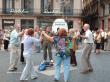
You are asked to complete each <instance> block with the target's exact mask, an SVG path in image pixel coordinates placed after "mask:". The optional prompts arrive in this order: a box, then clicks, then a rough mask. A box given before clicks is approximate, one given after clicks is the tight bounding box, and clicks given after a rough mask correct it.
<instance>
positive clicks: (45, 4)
mask: <svg viewBox="0 0 110 82" xmlns="http://www.w3.org/2000/svg"><path fill="white" fill-rule="evenodd" d="M41 11H42V13H46V12H47V13H49V12H53V0H41Z"/></svg>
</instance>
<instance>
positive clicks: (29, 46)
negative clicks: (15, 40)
mask: <svg viewBox="0 0 110 82" xmlns="http://www.w3.org/2000/svg"><path fill="white" fill-rule="evenodd" d="M34 43H40V40H39V39H36V38H34V37H31V36H28V35H27V36H25V38H24V39H23V44H24V52H23V54H24V55H25V54H28V55H31V54H32V51H33V45H34Z"/></svg>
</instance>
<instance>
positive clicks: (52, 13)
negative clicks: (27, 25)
mask: <svg viewBox="0 0 110 82" xmlns="http://www.w3.org/2000/svg"><path fill="white" fill-rule="evenodd" d="M0 13H1V14H4V15H8V14H19V15H22V14H25V15H37V14H39V15H41V16H61V15H63V16H80V15H81V13H82V10H81V9H63V10H60V9H54V10H50V11H48V10H42V9H0Z"/></svg>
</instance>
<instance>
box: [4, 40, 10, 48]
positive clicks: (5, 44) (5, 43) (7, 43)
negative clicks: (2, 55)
mask: <svg viewBox="0 0 110 82" xmlns="http://www.w3.org/2000/svg"><path fill="white" fill-rule="evenodd" d="M8 45H9V41H8V40H4V49H5V50H7V49H8Z"/></svg>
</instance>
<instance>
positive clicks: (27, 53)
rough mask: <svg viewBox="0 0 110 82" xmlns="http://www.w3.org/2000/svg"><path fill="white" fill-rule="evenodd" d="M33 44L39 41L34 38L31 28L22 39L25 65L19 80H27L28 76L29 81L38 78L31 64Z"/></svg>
mask: <svg viewBox="0 0 110 82" xmlns="http://www.w3.org/2000/svg"><path fill="white" fill-rule="evenodd" d="M35 42H40V39H36V38H34V30H33V29H32V28H29V29H28V31H27V35H26V36H25V38H24V39H23V44H24V51H23V56H24V58H25V61H26V65H25V67H24V70H23V72H22V74H21V77H20V80H28V78H29V76H30V75H31V79H36V78H37V77H38V75H37V73H36V71H35V70H34V68H33V62H32V52H33V45H34V43H35Z"/></svg>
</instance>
